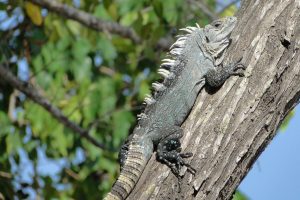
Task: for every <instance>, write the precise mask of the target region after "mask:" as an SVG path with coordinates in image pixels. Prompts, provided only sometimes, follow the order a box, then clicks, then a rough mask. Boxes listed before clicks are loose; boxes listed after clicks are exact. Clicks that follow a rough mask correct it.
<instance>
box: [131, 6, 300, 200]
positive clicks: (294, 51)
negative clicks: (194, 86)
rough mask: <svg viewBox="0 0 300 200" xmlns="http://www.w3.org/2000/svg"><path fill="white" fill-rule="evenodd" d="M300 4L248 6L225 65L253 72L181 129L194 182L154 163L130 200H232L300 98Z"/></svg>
mask: <svg viewBox="0 0 300 200" xmlns="http://www.w3.org/2000/svg"><path fill="white" fill-rule="evenodd" d="M299 15H300V1H299V0H268V1H259V0H245V1H243V2H242V6H241V9H240V11H239V12H238V15H237V17H238V24H237V27H236V29H235V31H234V33H233V34H232V38H233V41H232V45H231V46H230V49H229V51H228V54H227V59H226V62H227V63H229V62H234V61H237V60H238V59H239V58H240V57H243V60H242V62H243V63H244V64H245V65H246V66H247V69H246V71H245V75H246V76H245V77H243V78H241V77H231V78H230V79H229V80H227V81H226V82H225V84H224V85H223V86H222V87H221V88H219V89H218V90H215V91H212V90H211V89H209V88H205V89H203V90H202V91H201V92H200V94H199V96H198V99H197V102H196V103H195V105H194V108H193V110H192V111H191V113H190V115H189V117H188V118H187V120H186V121H185V123H184V124H183V125H182V127H183V128H184V137H183V138H182V143H183V151H184V152H192V153H193V154H194V156H193V157H192V158H191V159H189V160H188V161H189V163H190V164H191V165H192V166H193V167H194V168H196V170H197V173H196V175H195V176H193V175H191V174H190V173H188V172H183V174H184V178H183V180H182V184H181V192H180V193H178V182H177V179H176V177H175V176H174V175H173V174H172V173H171V172H170V170H169V168H168V167H167V166H165V165H162V164H160V163H158V162H157V161H156V160H155V155H153V156H152V158H151V160H150V161H149V163H148V164H147V167H146V169H145V171H144V173H143V175H142V177H141V179H140V180H139V182H138V184H137V186H136V188H135V189H134V191H133V192H132V193H131V195H130V196H129V198H128V199H205V200H210V199H231V198H232V194H233V193H234V191H235V189H236V188H237V186H238V185H239V183H240V182H241V180H242V179H243V178H244V176H245V175H246V174H247V172H248V171H249V169H250V168H251V166H252V165H253V163H254V162H255V160H256V159H257V158H258V156H259V155H260V153H261V152H262V151H263V150H264V148H265V147H266V146H267V144H268V143H269V142H270V141H271V139H272V138H273V137H274V135H275V134H276V130H277V129H278V127H279V125H280V124H281V122H282V120H283V119H284V117H285V116H286V115H287V114H288V113H289V111H290V110H291V109H293V108H294V107H295V105H296V104H297V102H298V100H299V97H300V87H299V86H300V77H299V75H300V64H299V63H300V54H299V47H300V16H299Z"/></svg>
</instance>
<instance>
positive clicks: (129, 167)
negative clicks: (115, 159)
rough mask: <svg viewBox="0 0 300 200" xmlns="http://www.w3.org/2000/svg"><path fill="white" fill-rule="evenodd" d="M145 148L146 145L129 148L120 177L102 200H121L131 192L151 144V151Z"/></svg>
mask: <svg viewBox="0 0 300 200" xmlns="http://www.w3.org/2000/svg"><path fill="white" fill-rule="evenodd" d="M146 147H147V145H146V146H145V145H137V144H131V145H130V146H129V150H128V155H127V159H126V161H125V163H124V166H123V168H122V171H121V173H120V176H119V177H118V179H117V181H116V182H115V183H114V185H113V187H112V189H111V191H110V192H109V193H108V194H107V196H106V197H105V198H104V200H123V199H125V198H126V197H127V196H128V195H129V193H130V192H131V191H132V190H133V188H134V186H135V184H136V183H137V181H138V180H139V178H140V176H141V175H142V172H143V170H144V168H145V166H146V164H147V162H148V160H149V159H150V156H151V154H152V151H153V147H152V144H151V150H150V149H148V150H149V151H147V149H145V148H146ZM150 151H151V152H150Z"/></svg>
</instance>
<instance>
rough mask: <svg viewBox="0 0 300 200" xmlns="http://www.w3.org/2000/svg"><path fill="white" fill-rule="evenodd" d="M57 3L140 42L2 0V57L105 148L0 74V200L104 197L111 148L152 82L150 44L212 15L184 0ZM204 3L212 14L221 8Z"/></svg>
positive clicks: (153, 47)
mask: <svg viewBox="0 0 300 200" xmlns="http://www.w3.org/2000/svg"><path fill="white" fill-rule="evenodd" d="M3 2H4V3H3ZM62 2H64V3H67V4H69V5H70V6H77V7H78V6H79V7H78V9H80V10H83V11H85V12H87V13H90V14H92V15H94V16H97V17H99V18H101V19H102V20H107V21H115V22H118V23H120V24H122V25H124V26H128V27H131V28H133V29H134V30H135V31H136V32H137V34H138V35H139V36H140V37H141V38H142V43H141V44H134V43H133V42H132V41H131V40H129V39H124V38H122V37H120V36H118V35H112V34H110V33H108V32H103V33H99V32H96V31H94V30H91V29H89V28H87V27H85V26H83V25H81V24H79V23H78V22H76V21H72V20H69V19H66V18H64V17H63V16H59V15H57V14H54V13H52V12H51V11H50V10H45V9H42V8H40V7H38V6H36V5H34V4H32V3H28V2H24V1H23V0H18V1H7V2H6V1H2V2H1V3H0V8H1V9H2V11H1V16H5V15H6V17H5V18H1V22H0V29H1V32H0V36H1V38H2V39H1V41H0V47H1V48H0V49H1V54H0V62H1V63H8V64H9V66H10V70H11V71H12V72H14V74H15V75H17V76H18V77H19V78H20V79H21V80H23V81H28V82H30V83H32V84H34V85H35V86H36V88H37V89H38V90H39V92H40V93H42V94H43V96H45V97H46V98H47V99H49V100H50V101H51V103H52V104H53V105H56V106H57V107H58V108H59V109H60V110H62V112H63V113H64V114H65V115H67V116H68V118H69V119H71V120H72V121H74V122H76V123H77V124H79V125H80V126H81V127H83V128H86V129H88V130H90V135H91V136H92V137H94V138H96V139H97V140H98V141H100V142H101V143H103V144H105V145H106V147H107V149H106V150H103V149H99V148H97V147H95V146H94V145H93V144H91V143H90V142H88V141H87V140H85V139H83V138H81V137H80V136H79V135H78V134H76V133H74V132H72V131H71V130H69V129H67V128H66V127H65V126H63V125H62V124H61V123H60V122H58V121H57V120H55V119H54V118H53V117H52V116H51V115H50V114H49V113H48V112H47V111H45V110H44V109H43V108H41V107H40V106H39V105H37V104H35V103H34V102H32V101H30V100H29V99H28V98H27V97H26V96H24V94H22V93H20V92H18V91H16V90H15V89H14V88H12V87H11V86H9V85H7V84H6V83H5V82H3V81H1V80H0V127H1V129H0V143H1V145H0V198H1V195H2V196H3V197H5V198H7V199H14V198H17V199H23V198H26V197H30V198H34V197H36V198H38V197H39V196H42V197H43V198H45V199H52V198H58V199H68V198H73V199H99V198H101V197H103V195H104V194H105V193H106V192H107V191H108V190H109V188H110V187H111V185H112V183H113V181H114V179H115V177H116V176H117V174H118V167H117V166H118V165H117V152H116V151H113V150H115V149H118V148H119V147H120V145H121V144H122V142H123V141H124V140H125V138H126V137H127V135H128V133H129V132H130V130H131V129H132V127H133V126H134V122H135V117H134V116H135V115H136V114H137V113H139V112H140V110H141V109H142V108H141V107H140V105H141V101H142V99H143V97H144V96H145V94H146V93H149V92H150V86H149V85H150V83H151V82H152V81H153V80H154V79H157V78H158V77H157V75H156V73H155V72H154V71H156V68H157V67H158V66H159V63H160V60H161V59H162V58H163V57H164V56H165V53H164V52H162V50H160V49H157V43H158V41H159V39H161V38H163V37H166V36H167V38H168V37H170V38H172V37H173V36H174V34H175V33H177V31H176V30H177V29H178V28H180V27H184V26H187V25H193V24H194V23H195V22H198V23H199V24H201V25H203V24H205V23H207V22H208V21H209V20H208V18H207V17H206V16H205V15H204V14H203V13H202V12H201V11H200V10H199V9H198V10H196V9H191V7H193V6H194V5H192V4H190V3H187V1H184V0H151V1H150V0H139V1H136V0H113V1H108V0H103V1H97V0H89V1H79V2H80V5H78V3H77V4H76V3H74V5H73V4H72V1H70V0H65V1H62ZM73 2H75V1H73ZM206 3H207V5H208V7H209V8H210V9H211V10H215V9H216V7H217V5H218V4H217V2H216V1H214V0H207V1H206ZM231 9H232V8H231ZM225 11H226V14H232V13H231V12H230V11H228V10H225ZM225 11H224V12H225ZM9 22H10V23H9ZM44 161H45V163H46V164H45V165H43V164H42V163H43V162H44ZM50 163H54V166H52V165H51V166H52V167H51V166H48V165H50Z"/></svg>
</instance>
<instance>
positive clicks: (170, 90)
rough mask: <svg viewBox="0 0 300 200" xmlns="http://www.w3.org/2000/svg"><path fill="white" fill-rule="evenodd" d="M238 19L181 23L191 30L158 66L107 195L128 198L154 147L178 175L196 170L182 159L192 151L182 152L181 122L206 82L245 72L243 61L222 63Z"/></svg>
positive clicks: (214, 83) (113, 198)
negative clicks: (158, 79)
mask: <svg viewBox="0 0 300 200" xmlns="http://www.w3.org/2000/svg"><path fill="white" fill-rule="evenodd" d="M236 21H237V20H236V18H235V17H227V18H223V19H220V20H216V21H214V22H212V23H211V24H209V25H206V26H205V27H204V28H200V27H199V26H198V25H197V26H196V27H187V28H184V29H181V30H183V31H185V32H187V33H186V34H185V35H181V36H179V38H178V40H177V41H176V42H175V43H174V44H173V45H172V46H171V47H170V52H169V58H167V59H164V60H163V63H162V64H161V67H160V69H159V70H158V73H159V74H160V75H162V77H164V81H163V82H162V83H158V82H156V83H153V84H152V85H153V88H154V92H153V96H150V95H149V96H147V97H146V98H145V104H146V107H145V110H144V112H143V113H141V114H139V115H138V120H139V121H138V124H137V126H136V127H135V128H134V130H133V133H132V134H131V138H130V139H129V141H128V143H126V144H125V145H124V146H122V148H121V151H120V163H121V173H120V176H119V177H118V179H117V181H116V182H115V184H114V185H113V187H112V189H111V192H110V193H108V195H107V196H106V197H105V198H104V199H105V200H122V199H125V198H126V197H127V196H128V195H129V193H130V192H131V191H132V189H133V187H134V186H135V184H136V183H137V181H138V179H139V177H140V176H141V174H142V172H143V170H144V167H145V165H146V164H147V162H148V160H149V159H150V157H151V155H152V153H153V151H155V150H156V156H157V160H158V161H160V162H162V163H165V164H167V165H168V166H169V167H170V168H171V170H172V172H173V173H174V174H175V175H176V176H177V177H179V172H180V169H181V167H182V166H186V167H187V168H188V170H189V171H190V172H191V173H192V174H195V172H196V171H195V170H194V169H193V168H192V167H191V166H190V165H189V164H187V163H186V162H185V161H184V158H188V157H191V156H192V154H191V153H180V151H181V149H180V141H179V139H180V138H181V137H182V135H183V133H182V129H181V128H180V125H181V124H182V123H183V121H184V120H185V118H186V116H187V115H188V113H189V112H190V110H191V108H192V107H193V104H194V102H195V100H196V98H197V95H198V93H199V91H200V90H201V88H203V86H204V85H208V86H210V87H219V86H221V85H222V84H223V83H224V81H225V80H226V79H227V78H228V77H230V76H231V75H239V76H242V75H243V73H242V72H239V70H238V69H244V68H245V67H244V65H242V64H240V61H238V62H235V63H232V64H229V65H227V66H223V65H222V61H223V56H224V52H225V50H226V49H227V48H228V46H229V44H230V39H229V36H230V34H231V32H232V30H233V28H234V27H235V24H236Z"/></svg>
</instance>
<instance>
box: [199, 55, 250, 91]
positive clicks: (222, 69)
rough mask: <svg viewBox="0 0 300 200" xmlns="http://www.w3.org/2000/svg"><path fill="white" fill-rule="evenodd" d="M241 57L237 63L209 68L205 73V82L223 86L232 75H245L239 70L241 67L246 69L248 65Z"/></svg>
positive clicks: (213, 85)
mask: <svg viewBox="0 0 300 200" xmlns="http://www.w3.org/2000/svg"><path fill="white" fill-rule="evenodd" d="M241 60H242V58H241V59H239V60H238V61H237V62H235V63H230V64H228V65H226V66H218V67H217V68H215V69H213V70H209V71H208V72H207V74H206V75H205V82H206V84H207V85H209V86H211V87H219V86H221V85H222V84H223V83H224V82H225V81H226V80H227V79H228V77H230V76H244V73H243V72H240V71H238V70H239V69H242V70H245V69H246V67H245V65H244V64H242V63H241Z"/></svg>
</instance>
